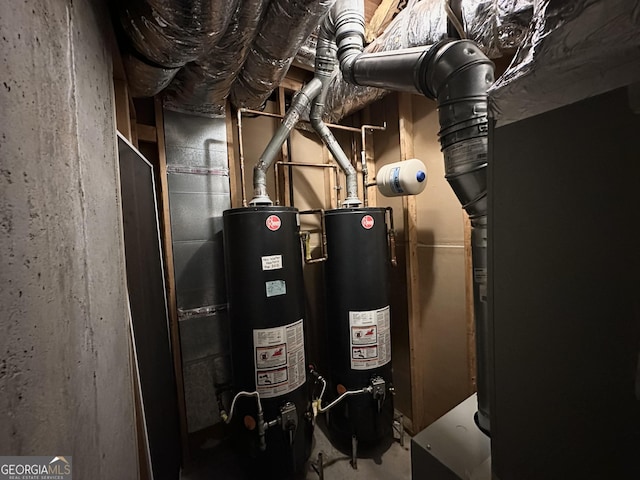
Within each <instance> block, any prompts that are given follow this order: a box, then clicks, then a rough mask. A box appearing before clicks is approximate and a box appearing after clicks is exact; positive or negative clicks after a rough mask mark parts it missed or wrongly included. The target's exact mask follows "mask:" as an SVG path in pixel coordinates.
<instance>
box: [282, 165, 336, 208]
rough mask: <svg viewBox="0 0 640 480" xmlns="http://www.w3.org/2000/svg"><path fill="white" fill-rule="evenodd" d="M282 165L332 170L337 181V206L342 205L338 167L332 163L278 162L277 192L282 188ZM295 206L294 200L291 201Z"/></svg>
mask: <svg viewBox="0 0 640 480" xmlns="http://www.w3.org/2000/svg"><path fill="white" fill-rule="evenodd" d="M280 165H289V166H291V167H315V168H330V169H332V170H333V172H334V175H335V179H336V205H339V204H340V198H339V196H338V192H339V190H340V177H339V173H338V166H337V165H335V164H332V163H305V162H283V161H278V162H276V165H275V171H276V190H277V189H278V188H279V187H280V185H279V181H278V168H279V166H280ZM290 200H291V203H292V204H293V198H292V199H290Z"/></svg>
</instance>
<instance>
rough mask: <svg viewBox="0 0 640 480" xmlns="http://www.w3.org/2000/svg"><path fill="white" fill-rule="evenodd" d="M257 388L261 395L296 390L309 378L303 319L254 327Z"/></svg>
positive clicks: (274, 394) (270, 396)
mask: <svg viewBox="0 0 640 480" xmlns="http://www.w3.org/2000/svg"><path fill="white" fill-rule="evenodd" d="M253 348H254V361H255V367H256V368H255V372H256V389H257V390H258V392H259V393H260V396H261V397H262V398H273V397H278V396H280V395H284V394H287V393H289V392H292V391H294V390H295V389H296V388H298V387H299V386H300V385H302V384H304V381H305V378H306V371H305V358H304V330H303V322H302V320H298V321H297V322H294V323H291V324H289V325H284V326H282V327H275V328H262V329H254V330H253Z"/></svg>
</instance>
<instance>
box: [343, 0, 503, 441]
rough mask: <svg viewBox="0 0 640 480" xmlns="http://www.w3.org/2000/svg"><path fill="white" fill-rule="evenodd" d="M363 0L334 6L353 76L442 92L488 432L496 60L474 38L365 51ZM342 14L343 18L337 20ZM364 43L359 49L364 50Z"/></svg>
mask: <svg viewBox="0 0 640 480" xmlns="http://www.w3.org/2000/svg"><path fill="white" fill-rule="evenodd" d="M358 4H361V2H360V0H338V1H337V2H336V4H335V5H334V7H333V9H332V11H331V18H333V19H334V22H335V23H334V25H335V32H336V33H335V38H336V43H337V47H338V58H339V60H340V68H341V70H342V74H343V77H344V79H345V80H346V81H348V82H350V83H355V84H357V85H363V86H373V87H382V88H387V89H391V90H397V91H405V92H410V93H422V94H423V95H425V96H427V97H429V98H432V99H435V100H437V103H438V112H439V120H440V127H441V129H440V133H439V136H440V143H441V146H442V151H443V154H444V158H445V168H446V178H447V180H448V181H449V183H450V185H451V187H452V188H453V191H454V192H455V194H456V196H457V197H458V199H459V200H460V202H461V203H462V206H463V208H464V209H465V210H466V211H467V213H468V214H469V217H470V218H471V222H472V234H471V241H472V261H473V273H474V275H473V277H474V311H475V319H476V345H477V362H478V363H477V379H478V382H477V384H478V415H477V417H476V419H477V423H478V425H479V427H480V428H481V429H482V430H483V431H485V432H487V433H488V432H489V429H490V408H489V391H490V388H491V384H492V381H493V380H492V375H491V369H490V365H491V354H492V348H491V343H490V342H491V337H490V335H489V332H488V309H487V298H486V295H487V294H486V289H487V249H486V245H487V174H486V169H487V150H488V148H487V133H488V117H487V110H488V109H487V90H488V88H489V87H490V86H491V84H492V83H493V81H494V76H493V70H494V65H493V63H492V62H491V61H490V60H489V59H488V58H487V57H486V56H485V55H484V54H483V53H482V51H481V50H480V49H479V47H478V46H477V44H475V42H473V41H470V40H458V41H451V40H449V41H444V42H440V43H437V44H435V45H433V46H430V47H418V48H409V49H404V50H396V51H393V52H380V53H370V54H364V55H363V54H362V53H361V52H362V48H361V47H360V45H361V43H362V41H363V39H364V27H363V25H364V22H363V17H362V15H361V10H359V9H358V8H357V5H358ZM338 19H340V20H339V22H338ZM358 50H359V52H358Z"/></svg>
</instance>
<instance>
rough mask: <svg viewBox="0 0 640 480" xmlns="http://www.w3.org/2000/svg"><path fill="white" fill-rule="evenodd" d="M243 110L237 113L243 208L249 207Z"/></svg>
mask: <svg viewBox="0 0 640 480" xmlns="http://www.w3.org/2000/svg"><path fill="white" fill-rule="evenodd" d="M241 110H242V109H240V110H238V111H237V113H236V116H237V120H238V152H239V154H240V191H241V192H242V206H243V207H246V206H247V191H246V188H245V185H244V148H243V146H242V111H241Z"/></svg>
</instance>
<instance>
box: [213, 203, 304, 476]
mask: <svg viewBox="0 0 640 480" xmlns="http://www.w3.org/2000/svg"><path fill="white" fill-rule="evenodd" d="M223 218H224V250H225V264H226V273H227V290H228V292H227V294H228V302H229V319H230V330H231V331H230V333H231V348H232V359H233V379H234V388H235V389H236V391H246V392H254V393H255V392H258V394H259V399H260V402H261V406H262V409H263V411H262V412H260V411H258V410H259V408H258V406H257V402H256V401H255V398H251V397H249V396H245V397H237V398H236V401H237V402H236V405H235V406H234V407H232V412H231V415H233V417H234V418H233V421H232V422H231V423H232V424H233V426H234V431H235V432H236V436H237V437H238V438H239V439H240V445H241V447H242V448H243V449H245V450H246V452H247V453H248V454H249V456H250V457H251V461H250V462H247V465H249V464H250V465H253V466H254V467H255V469H256V471H258V472H260V473H261V474H263V475H268V476H269V478H276V476H278V475H279V476H284V477H286V476H288V475H290V474H292V473H295V472H302V471H303V468H304V463H305V461H306V459H307V458H308V456H309V454H310V450H311V437H312V425H311V420H310V418H311V416H310V415H309V414H308V412H309V406H310V405H309V397H308V391H307V388H306V363H305V362H306V359H305V326H304V324H305V319H304V317H305V309H304V285H303V279H302V258H301V249H300V236H299V216H298V211H297V210H296V209H294V208H290V207H276V206H260V207H248V208H235V209H231V210H227V211H225V212H224V214H223ZM252 468H253V467H252ZM267 472H268V473H267Z"/></svg>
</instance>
